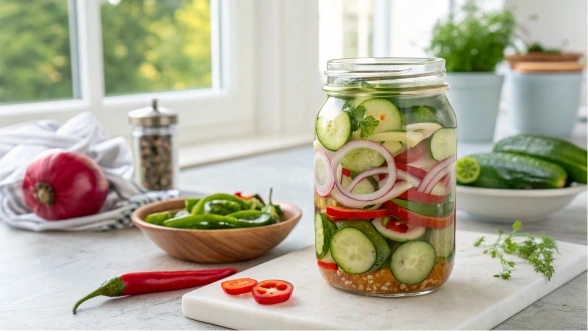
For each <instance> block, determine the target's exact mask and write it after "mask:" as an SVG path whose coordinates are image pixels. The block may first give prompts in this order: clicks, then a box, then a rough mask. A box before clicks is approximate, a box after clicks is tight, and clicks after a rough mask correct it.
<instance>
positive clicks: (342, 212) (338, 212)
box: [325, 206, 389, 220]
mask: <svg viewBox="0 0 588 331" xmlns="http://www.w3.org/2000/svg"><path fill="white" fill-rule="evenodd" d="M325 214H327V216H331V217H332V219H333V220H343V219H362V220H363V219H370V218H377V217H384V216H388V214H389V212H388V210H386V209H376V210H357V209H347V208H341V207H332V206H328V207H327V208H326V209H325Z"/></svg>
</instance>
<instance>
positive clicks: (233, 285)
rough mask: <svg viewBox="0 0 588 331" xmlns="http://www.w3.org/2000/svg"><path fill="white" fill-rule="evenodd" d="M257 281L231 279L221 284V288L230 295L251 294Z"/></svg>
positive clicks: (251, 279)
mask: <svg viewBox="0 0 588 331" xmlns="http://www.w3.org/2000/svg"><path fill="white" fill-rule="evenodd" d="M255 284H257V281H256V280H255V279H253V278H239V279H231V280H227V281H226V282H222V283H221V288H222V289H223V291H225V293H227V294H230V295H239V294H244V293H251V290H252V289H253V287H254V286H255Z"/></svg>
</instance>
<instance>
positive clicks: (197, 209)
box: [191, 193, 250, 215]
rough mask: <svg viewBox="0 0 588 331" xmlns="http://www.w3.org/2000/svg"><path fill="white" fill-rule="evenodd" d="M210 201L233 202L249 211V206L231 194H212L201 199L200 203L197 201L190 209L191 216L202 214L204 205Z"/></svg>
mask: <svg viewBox="0 0 588 331" xmlns="http://www.w3.org/2000/svg"><path fill="white" fill-rule="evenodd" d="M212 200H228V201H233V202H236V203H238V204H239V205H240V206H241V209H249V208H250V204H249V203H247V202H246V201H244V200H242V199H240V198H238V197H236V196H234V195H231V194H226V193H217V194H212V195H209V196H207V197H205V198H203V199H201V200H200V201H198V203H197V204H196V205H195V206H194V207H193V208H192V211H191V213H192V215H198V214H203V213H204V204H205V203H207V202H209V201H212Z"/></svg>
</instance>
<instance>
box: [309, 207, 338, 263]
mask: <svg viewBox="0 0 588 331" xmlns="http://www.w3.org/2000/svg"><path fill="white" fill-rule="evenodd" d="M329 223H331V221H329V220H328V219H327V218H326V217H325V216H324V215H322V214H320V213H316V214H315V215H314V248H315V251H316V257H317V258H318V259H322V258H323V257H325V255H327V253H328V252H329V245H330V242H331V237H332V235H333V232H334V230H336V227H335V225H332V226H331V225H330V224H329Z"/></svg>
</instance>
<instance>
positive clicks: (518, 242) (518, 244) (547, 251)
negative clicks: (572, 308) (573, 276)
mask: <svg viewBox="0 0 588 331" xmlns="http://www.w3.org/2000/svg"><path fill="white" fill-rule="evenodd" d="M522 229H523V223H522V222H521V221H515V222H514V223H513V225H512V231H511V233H510V234H508V236H506V237H504V238H503V234H504V233H503V231H502V230H498V239H496V242H495V243H493V244H490V245H482V243H484V240H485V237H480V238H478V239H477V240H476V241H475V242H474V246H476V247H479V246H481V247H485V248H486V249H485V250H484V254H490V256H492V257H493V258H498V259H499V260H500V264H501V265H502V272H500V273H499V274H496V275H494V277H497V278H498V277H500V278H502V279H509V278H510V277H511V274H512V271H513V269H514V267H515V266H516V263H515V262H514V261H511V260H508V259H507V258H506V257H505V254H511V255H516V256H518V257H520V258H521V259H523V260H525V261H527V262H529V263H530V264H531V265H532V266H533V267H534V268H535V272H538V273H541V274H543V275H544V276H545V278H547V280H551V277H552V276H553V274H554V273H555V270H554V269H553V261H554V258H553V253H555V252H558V250H557V243H556V242H555V239H553V238H552V237H550V236H547V235H540V236H539V238H535V237H534V236H533V235H531V234H529V233H527V234H526V235H524V236H515V234H516V233H517V232H519V231H520V230H522Z"/></svg>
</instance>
